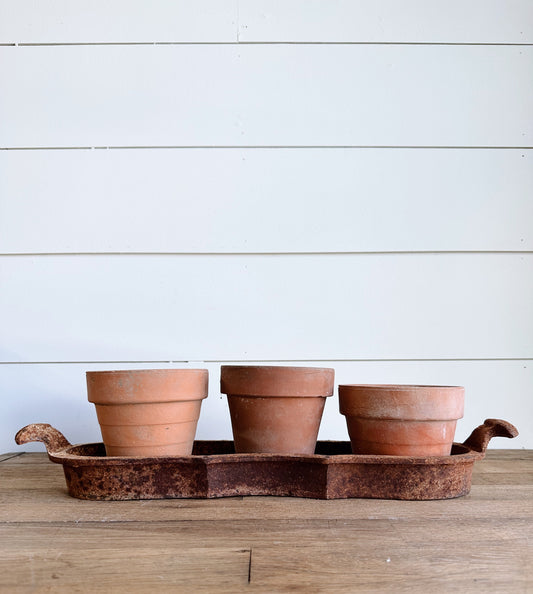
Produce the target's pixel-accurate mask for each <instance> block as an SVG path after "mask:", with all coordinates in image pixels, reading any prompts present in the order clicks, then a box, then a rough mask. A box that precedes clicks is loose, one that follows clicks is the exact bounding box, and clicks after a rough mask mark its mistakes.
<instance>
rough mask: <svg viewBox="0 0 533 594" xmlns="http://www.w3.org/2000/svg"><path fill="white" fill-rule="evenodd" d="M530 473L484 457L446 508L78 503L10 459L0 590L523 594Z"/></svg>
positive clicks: (527, 582)
mask: <svg viewBox="0 0 533 594" xmlns="http://www.w3.org/2000/svg"><path fill="white" fill-rule="evenodd" d="M532 467H533V451H531V450H522V451H521V452H520V459H517V452H516V451H503V450H501V451H497V452H494V451H492V450H489V452H488V453H487V458H486V460H485V461H481V462H478V463H476V465H475V472H474V479H473V482H474V484H473V488H472V491H471V493H470V494H469V495H468V496H466V497H463V498H459V499H455V500H448V501H433V502H406V501H403V502H402V501H379V500H343V501H314V500H303V499H292V498H275V497H262V498H254V497H251V498H231V499H222V500H209V501H203V500H180V501H178V500H163V501H130V502H91V501H81V500H76V499H72V498H70V497H68V496H67V495H66V494H65V493H64V491H63V489H64V478H63V476H62V472H61V468H60V467H59V466H57V465H54V464H52V463H50V462H49V461H48V460H47V458H46V456H45V455H44V454H22V455H21V456H17V457H15V458H9V459H5V460H3V461H1V462H0V589H2V590H6V591H10V592H11V591H13V592H29V591H35V590H38V591H47V590H53V591H54V592H56V591H58V592H64V591H65V592H66V591H80V592H85V591H91V592H103V591H109V590H110V589H112V590H113V591H117V592H123V591H124V592H126V591H129V592H131V591H133V592H138V591H146V590H147V589H153V588H157V589H158V591H165V592H166V591H178V592H186V591H190V589H191V588H192V589H194V590H195V591H202V592H204V591H207V592H241V591H245V589H246V588H249V587H250V586H251V587H253V588H254V591H259V592H268V591H269V592H272V591H296V592H309V591H313V592H353V591H354V590H357V591H362V592H372V591H376V590H379V591H386V592H389V591H390V592H408V591H412V592H427V589H428V588H431V589H432V590H434V591H435V592H448V591H450V590H460V591H461V592H486V591H491V592H504V591H513V592H524V593H525V592H528V591H529V590H530V589H531V588H532V587H533V575H532V573H531V569H530V568H531V562H532V561H533V549H532V546H531V542H530V539H529V536H530V528H531V522H532V521H533V481H532V479H531V472H530V471H531V468H532ZM528 468H529V472H528ZM495 469H498V472H495ZM486 476H493V477H500V478H501V480H500V482H498V483H494V484H492V485H486V484H484V477H486ZM518 476H521V477H522V481H521V482H520V483H517V484H513V485H509V484H508V482H507V478H509V477H514V478H516V477H518ZM61 486H63V489H62V487H61Z"/></svg>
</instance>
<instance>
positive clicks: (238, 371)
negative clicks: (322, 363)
mask: <svg viewBox="0 0 533 594" xmlns="http://www.w3.org/2000/svg"><path fill="white" fill-rule="evenodd" d="M334 378H335V372H334V370H333V369H327V368H315V367H274V366H241V365H223V366H222V369H221V382H220V383H221V391H222V392H223V393H225V394H227V396H228V406H229V409H230V416H231V426H232V430H233V440H234V443H235V451H236V452H237V453H253V452H255V453H275V454H314V453H315V447H316V441H317V437H318V430H319V428H320V421H321V419H322V413H323V410H324V405H325V402H326V398H327V397H328V396H331V395H332V394H333V382H334Z"/></svg>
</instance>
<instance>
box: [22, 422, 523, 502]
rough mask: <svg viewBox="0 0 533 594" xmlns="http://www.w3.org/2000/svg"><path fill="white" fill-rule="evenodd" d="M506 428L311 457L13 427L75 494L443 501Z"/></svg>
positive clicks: (510, 433) (340, 447)
mask: <svg viewBox="0 0 533 594" xmlns="http://www.w3.org/2000/svg"><path fill="white" fill-rule="evenodd" d="M516 435H518V431H517V430H516V428H515V427H513V425H511V424H510V423H507V422H506V421H501V420H498V419H487V420H486V421H485V423H484V424H483V425H480V426H479V427H478V428H477V429H475V430H474V431H473V432H472V434H471V435H470V437H469V438H468V439H467V440H466V441H465V442H464V443H463V444H454V445H453V448H452V452H451V455H449V456H432V457H427V458H419V457H409V456H374V455H373V456H369V455H354V454H352V453H351V450H350V443H349V442H342V441H319V442H318V443H317V448H316V454H314V455H294V454H292V455H280V454H235V453H234V452H235V450H234V448H233V442H231V441H196V442H195V444H194V449H193V454H192V455H191V456H176V457H173V456H165V457H158V458H127V457H106V455H105V449H104V445H103V444H102V443H91V444H82V445H71V444H70V443H69V442H68V441H67V440H66V439H65V437H64V436H63V435H62V434H61V433H60V432H59V431H57V429H54V428H53V427H51V426H50V425H46V424H41V423H37V424H32V425H28V426H26V427H24V428H23V429H21V430H20V431H19V432H18V433H17V435H16V437H15V440H16V442H17V443H18V444H24V443H28V442H30V441H41V442H43V443H44V444H45V445H46V449H47V451H48V457H49V458H50V460H52V462H56V463H58V464H62V465H63V470H64V472H65V478H66V481H67V487H68V492H69V494H70V495H71V496H72V497H78V498H80V499H98V500H125V499H174V498H193V497H196V498H213V497H234V496H242V495H285V496H292V497H311V498H315V499H343V498H349V497H365V498H377V499H412V500H424V499H451V498H453V497H460V496H462V495H466V494H467V493H468V492H469V491H470V485H471V481H472V468H473V465H474V462H475V461H476V460H481V459H482V458H484V456H485V452H486V449H487V445H488V443H489V441H490V439H491V438H492V437H496V436H500V437H515V436H516Z"/></svg>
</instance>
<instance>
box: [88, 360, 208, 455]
mask: <svg viewBox="0 0 533 594" xmlns="http://www.w3.org/2000/svg"><path fill="white" fill-rule="evenodd" d="M207 381H208V372H207V369H149V370H144V369H143V370H127V371H88V372H87V392H88V396H89V402H93V403H94V404H95V406H96V414H97V416H98V422H99V423H100V430H101V432H102V438H103V441H104V444H105V448H106V453H107V455H108V456H147V457H149V456H181V455H190V454H191V452H192V445H193V441H194V436H195V433H196V424H197V422H198V417H199V416H200V407H201V404H202V400H203V399H204V398H206V397H207Z"/></svg>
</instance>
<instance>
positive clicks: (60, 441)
mask: <svg viewBox="0 0 533 594" xmlns="http://www.w3.org/2000/svg"><path fill="white" fill-rule="evenodd" d="M15 441H16V442H17V443H18V445H22V444H24V443H29V442H30V441H41V442H42V443H44V445H45V446H46V451H47V452H48V453H49V454H53V453H55V452H59V451H60V450H62V449H64V448H67V447H68V446H69V445H70V442H69V441H68V440H67V439H66V437H65V436H64V435H63V434H62V433H61V432H60V431H58V430H57V429H54V428H53V427H52V425H49V424H48V423H32V424H31V425H26V427H23V428H22V429H21V430H20V431H19V432H18V433H17V434H16V435H15Z"/></svg>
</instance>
